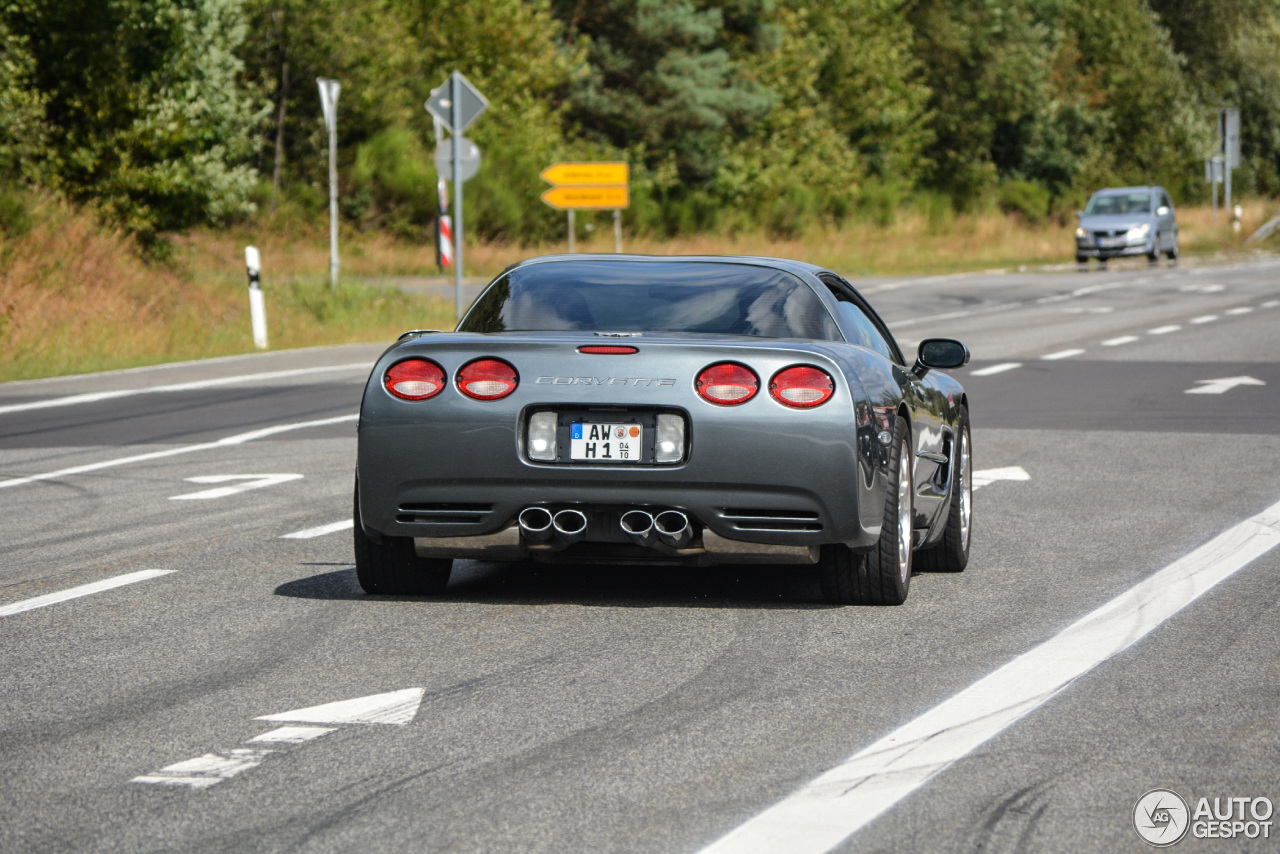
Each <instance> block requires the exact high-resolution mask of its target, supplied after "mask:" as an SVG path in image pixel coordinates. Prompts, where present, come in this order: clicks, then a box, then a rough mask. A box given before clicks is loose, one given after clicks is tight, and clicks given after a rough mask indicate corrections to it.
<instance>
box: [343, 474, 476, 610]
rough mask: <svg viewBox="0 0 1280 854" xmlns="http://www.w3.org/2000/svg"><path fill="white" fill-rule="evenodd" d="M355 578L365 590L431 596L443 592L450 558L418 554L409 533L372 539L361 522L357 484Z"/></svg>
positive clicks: (367, 591) (357, 486) (451, 564)
mask: <svg viewBox="0 0 1280 854" xmlns="http://www.w3.org/2000/svg"><path fill="white" fill-rule="evenodd" d="M353 515H354V519H355V551H356V579H357V580H358V581H359V582H360V586H361V587H362V588H363V589H364V592H365V593H380V594H387V595H392V596H396V595H399V596H431V595H434V594H436V593H443V592H444V588H445V586H446V585H447V584H448V583H449V573H450V572H451V571H452V568H453V561H451V560H449V559H448V558H443V559H433V560H428V559H426V558H420V557H418V554H417V552H415V551H414V548H413V538H412V537H383V538H382V542H381V543H375V542H374V541H373V540H372V539H370V538H369V535H368V534H366V533H365V532H364V525H363V524H361V522H360V487H359V484H357V485H356V497H355V506H354V509H353Z"/></svg>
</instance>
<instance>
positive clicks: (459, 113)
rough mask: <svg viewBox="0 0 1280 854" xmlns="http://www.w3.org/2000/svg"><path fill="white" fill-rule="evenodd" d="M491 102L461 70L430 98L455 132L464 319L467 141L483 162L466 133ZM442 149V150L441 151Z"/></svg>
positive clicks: (456, 266)
mask: <svg viewBox="0 0 1280 854" xmlns="http://www.w3.org/2000/svg"><path fill="white" fill-rule="evenodd" d="M488 106H489V102H488V100H486V99H485V97H484V96H483V95H481V94H480V92H479V90H477V89H476V87H474V86H472V85H471V81H469V80H467V78H465V77H463V76H462V74H461V73H460V72H458V71H455V72H453V73H452V74H450V75H449V79H448V80H446V81H445V82H444V84H443V85H441V86H438V87H436V88H435V89H433V90H432V91H431V97H430V98H428V99H427V103H426V108H427V112H428V113H430V114H431V115H432V116H434V117H435V118H436V119H438V120H439V121H440V123H441V124H443V125H444V126H445V127H446V128H447V129H448V130H449V133H451V134H453V139H452V140H451V143H452V144H451V150H450V156H449V160H450V167H451V168H450V173H451V175H452V177H453V217H452V220H451V223H450V224H451V225H452V226H453V291H454V311H455V313H456V314H457V316H458V319H459V320H461V319H462V243H463V237H462V182H463V181H465V180H467V178H470V177H471V174H474V169H473V170H472V172H471V174H464V168H465V166H464V163H463V158H464V152H463V148H464V143H465V144H466V145H469V146H470V150H471V151H474V154H475V158H474V159H475V166H476V168H478V167H479V165H480V149H478V148H476V146H475V144H474V143H472V142H471V141H470V140H468V139H466V137H464V136H463V135H462V132H463V131H465V130H466V129H467V128H468V127H469V126H470V125H471V123H472V122H474V121H475V120H476V119H477V118H479V117H480V114H481V113H483V112H484V111H485V110H486V109H487V108H488ZM437 153H438V152H437Z"/></svg>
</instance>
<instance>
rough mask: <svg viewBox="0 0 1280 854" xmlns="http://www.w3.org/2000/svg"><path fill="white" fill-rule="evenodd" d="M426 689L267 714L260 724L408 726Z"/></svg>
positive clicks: (408, 690) (413, 689)
mask: <svg viewBox="0 0 1280 854" xmlns="http://www.w3.org/2000/svg"><path fill="white" fill-rule="evenodd" d="M424 693H426V689H424V688H405V689H404V690H402V691H388V692H387V693H386V694H374V695H372V696H369V697H357V698H356V699H354V700H342V701H340V702H337V703H325V704H324V705H323V706H311V707H310V708H306V709H294V710H293V711H292V712H281V713H280V714H278V715H263V716H262V717H259V718H254V720H257V721H297V722H300V723H308V724H395V725H397V726H404V725H405V724H407V723H409V722H410V721H412V720H413V718H414V715H416V714H418V706H420V705H422V695H423V694H424Z"/></svg>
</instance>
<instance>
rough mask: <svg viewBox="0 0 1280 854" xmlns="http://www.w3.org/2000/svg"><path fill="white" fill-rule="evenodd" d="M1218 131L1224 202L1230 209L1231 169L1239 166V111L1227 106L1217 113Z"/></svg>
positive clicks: (1229, 209)
mask: <svg viewBox="0 0 1280 854" xmlns="http://www.w3.org/2000/svg"><path fill="white" fill-rule="evenodd" d="M1218 132H1219V134H1220V135H1221V137H1222V159H1223V167H1224V169H1223V171H1224V172H1225V173H1226V174H1225V177H1226V190H1225V192H1226V202H1225V204H1224V207H1225V208H1226V209H1227V210H1228V211H1231V210H1232V207H1231V170H1232V169H1239V168H1240V111H1239V110H1237V109H1235V108H1234V107H1228V108H1227V109H1225V110H1222V111H1220V112H1219V113H1218Z"/></svg>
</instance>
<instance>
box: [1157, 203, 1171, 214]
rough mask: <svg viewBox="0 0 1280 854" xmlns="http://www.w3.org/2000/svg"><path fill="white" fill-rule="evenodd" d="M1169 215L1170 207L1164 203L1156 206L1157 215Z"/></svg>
mask: <svg viewBox="0 0 1280 854" xmlns="http://www.w3.org/2000/svg"><path fill="white" fill-rule="evenodd" d="M1168 215H1169V209H1168V208H1167V207H1165V206H1164V205H1161V206H1160V207H1158V208H1156V216H1168Z"/></svg>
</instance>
